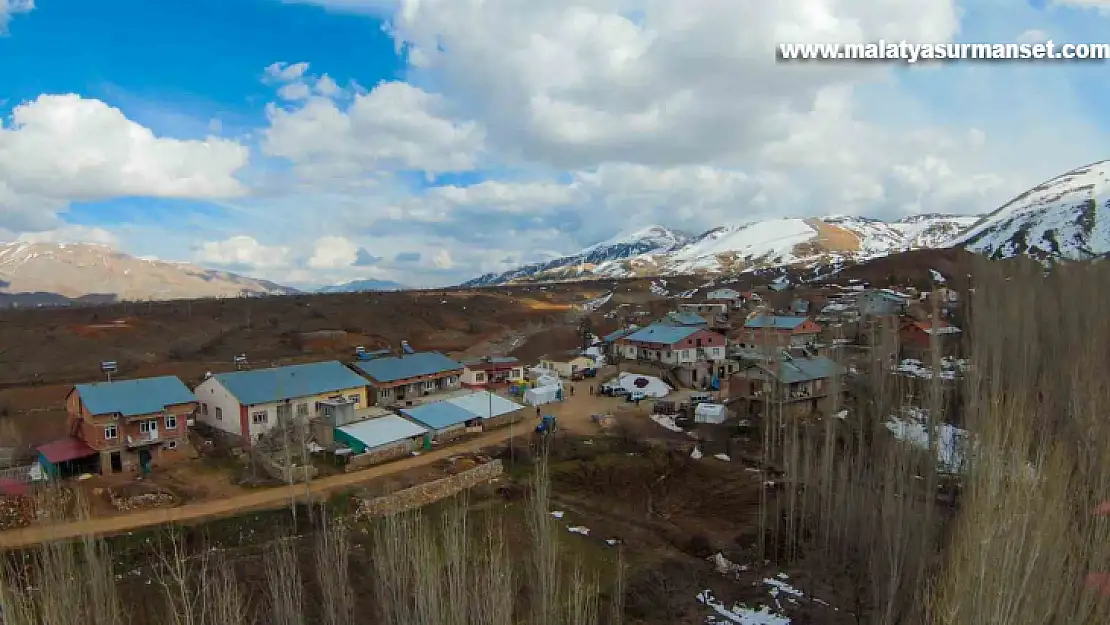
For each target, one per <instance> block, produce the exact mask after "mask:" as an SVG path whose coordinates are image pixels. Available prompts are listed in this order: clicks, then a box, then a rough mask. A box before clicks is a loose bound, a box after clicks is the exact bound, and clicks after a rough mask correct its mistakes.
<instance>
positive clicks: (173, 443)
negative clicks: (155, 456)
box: [166, 441, 177, 449]
mask: <svg viewBox="0 0 1110 625" xmlns="http://www.w3.org/2000/svg"><path fill="white" fill-rule="evenodd" d="M166 449H177V441H170V442H168V443H166Z"/></svg>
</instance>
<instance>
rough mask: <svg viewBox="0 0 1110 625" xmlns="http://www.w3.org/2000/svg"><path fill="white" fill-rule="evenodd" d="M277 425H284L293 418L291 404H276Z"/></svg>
mask: <svg viewBox="0 0 1110 625" xmlns="http://www.w3.org/2000/svg"><path fill="white" fill-rule="evenodd" d="M277 420H278V425H286V424H288V423H289V422H290V421H292V420H293V405H292V404H288V403H282V404H278V405H277Z"/></svg>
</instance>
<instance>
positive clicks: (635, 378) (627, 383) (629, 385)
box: [616, 373, 674, 398]
mask: <svg viewBox="0 0 1110 625" xmlns="http://www.w3.org/2000/svg"><path fill="white" fill-rule="evenodd" d="M616 382H617V386H619V387H621V388H623V389H625V390H627V391H628V392H629V393H632V392H635V391H641V392H642V393H643V394H644V395H646V396H647V397H655V398H659V397H666V396H667V395H668V394H670V392H671V391H673V390H674V389H673V388H671V385H670V384H667V383H666V382H664V381H663V380H660V379H659V378H657V377H654V376H650V375H639V374H637V373H622V374H621V375H620V377H619V378H617V381H616Z"/></svg>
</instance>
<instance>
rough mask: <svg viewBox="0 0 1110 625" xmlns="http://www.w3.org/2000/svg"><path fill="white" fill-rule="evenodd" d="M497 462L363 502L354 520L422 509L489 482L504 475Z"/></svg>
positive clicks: (493, 461) (360, 503)
mask: <svg viewBox="0 0 1110 625" xmlns="http://www.w3.org/2000/svg"><path fill="white" fill-rule="evenodd" d="M504 470H505V469H504V467H503V466H502V464H501V461H500V460H491V461H490V462H487V463H485V464H481V465H478V466H476V467H474V468H473V469H467V470H466V471H463V472H461V473H457V474H455V475H452V476H449V477H444V478H440V479H438V480H435V481H432V482H427V483H425V484H420V485H418V486H413V487H412V488H406V489H404V490H400V491H397V492H396V493H393V494H392V495H385V496H383V497H375V498H373V499H363V500H360V501H359V504H358V508H357V510H356V511H355V516H356V517H357V518H363V519H365V518H380V517H387V516H392V515H394V514H399V513H401V512H405V511H406V510H413V509H416V508H421V507H424V506H426V505H428V504H431V503H435V502H437V501H441V500H443V499H447V498H448V497H452V496H454V495H456V494H458V493H460V492H462V491H464V490H467V489H469V488H473V487H475V486H477V485H479V484H481V483H483V482H486V481H489V480H492V479H493V478H495V477H498V476H500V475H501V474H502V473H504Z"/></svg>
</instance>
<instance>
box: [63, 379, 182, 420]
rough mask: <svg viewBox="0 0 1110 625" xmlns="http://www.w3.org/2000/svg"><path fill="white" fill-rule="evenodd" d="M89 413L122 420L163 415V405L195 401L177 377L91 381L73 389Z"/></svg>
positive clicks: (164, 406) (164, 407)
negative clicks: (110, 415) (114, 415)
mask: <svg viewBox="0 0 1110 625" xmlns="http://www.w3.org/2000/svg"><path fill="white" fill-rule="evenodd" d="M74 389H76V391H77V394H78V395H79V396H80V397H81V403H83V404H84V405H85V408H86V409H87V410H88V411H89V413H90V414H94V415H103V414H115V413H117V412H118V413H119V414H121V415H123V416H125V417H134V416H138V415H144V414H154V413H156V412H162V411H163V410H165V409H166V406H173V405H178V404H187V403H189V402H194V401H196V400H197V398H196V395H193V393H192V391H190V390H189V387H187V386H185V383H184V382H182V381H181V380H180V379H179V378H178V377H177V376H173V375H167V376H162V377H158V378H139V379H137V380H117V381H115V382H93V383H91V384H78V385H77V386H75V387H74Z"/></svg>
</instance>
